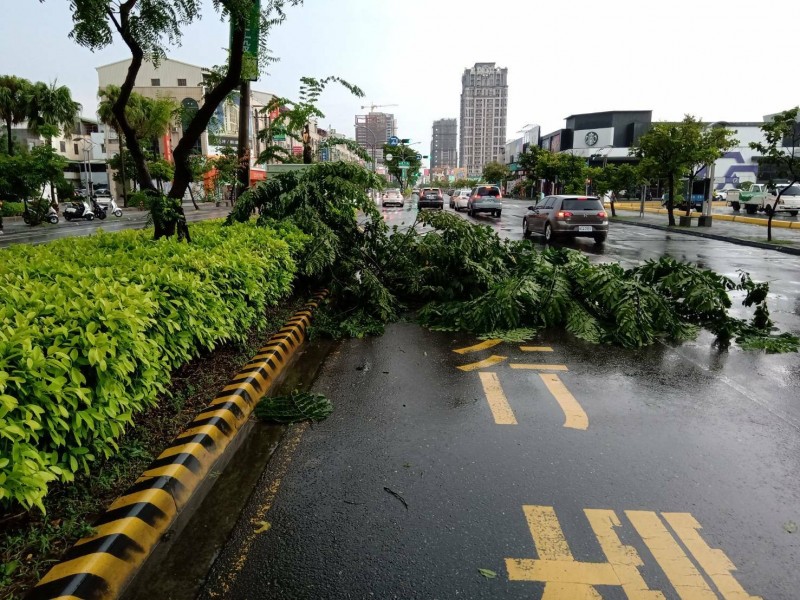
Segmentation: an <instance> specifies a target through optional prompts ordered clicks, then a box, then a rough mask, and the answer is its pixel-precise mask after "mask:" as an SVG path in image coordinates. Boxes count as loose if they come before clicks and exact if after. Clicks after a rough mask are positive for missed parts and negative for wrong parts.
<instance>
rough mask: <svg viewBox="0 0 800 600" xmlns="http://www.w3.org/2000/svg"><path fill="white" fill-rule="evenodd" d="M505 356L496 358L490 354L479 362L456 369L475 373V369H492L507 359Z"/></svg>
mask: <svg viewBox="0 0 800 600" xmlns="http://www.w3.org/2000/svg"><path fill="white" fill-rule="evenodd" d="M507 358H508V357H507V356H497V355H496V354H492V355H491V356H490V357H489V358H484V359H483V360H479V361H478V362H474V363H469V364H468V365H461V366H459V367H458V368H459V369H461V370H462V371H475V370H477V369H482V368H484V367H492V366H494V365H496V364H497V363H501V362H503V361H504V360H505V359H507Z"/></svg>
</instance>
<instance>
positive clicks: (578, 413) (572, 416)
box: [539, 373, 589, 430]
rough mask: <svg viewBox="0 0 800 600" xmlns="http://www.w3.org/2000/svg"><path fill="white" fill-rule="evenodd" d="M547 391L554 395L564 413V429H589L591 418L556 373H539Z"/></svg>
mask: <svg viewBox="0 0 800 600" xmlns="http://www.w3.org/2000/svg"><path fill="white" fill-rule="evenodd" d="M539 377H541V379H542V381H543V382H544V384H545V385H546V386H547V389H548V390H550V393H551V394H553V397H554V398H555V399H556V401H557V402H558V405H559V406H560V407H561V410H562V411H564V427H568V428H570V429H583V430H586V429H588V428H589V417H588V416H587V415H586V413H585V412H584V410H583V408H581V405H580V404H578V401H577V400H576V399H575V396H573V395H572V394H571V393H570V391H569V390H568V389H567V386H565V385H564V382H563V381H561V378H560V377H559V376H558V375H556V374H554V373H539Z"/></svg>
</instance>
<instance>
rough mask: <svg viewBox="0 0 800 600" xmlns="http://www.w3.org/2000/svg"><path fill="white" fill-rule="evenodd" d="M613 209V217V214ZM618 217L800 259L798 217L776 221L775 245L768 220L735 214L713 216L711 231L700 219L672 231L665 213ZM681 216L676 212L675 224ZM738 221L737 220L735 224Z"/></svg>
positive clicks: (624, 211) (625, 211)
mask: <svg viewBox="0 0 800 600" xmlns="http://www.w3.org/2000/svg"><path fill="white" fill-rule="evenodd" d="M610 212H611V211H610V209H609V214H610ZM616 212H617V216H616V217H611V220H612V221H614V222H615V223H621V224H626V225H636V226H639V227H649V228H651V229H661V230H664V231H673V232H675V233H681V234H684V235H694V236H698V237H705V238H709V239H716V240H721V241H729V242H732V243H735V244H743V245H746V246H754V247H757V248H767V249H771V250H776V251H778V252H784V253H787V254H796V255H800V220H798V219H797V217H789V216H788V215H787V216H786V217H782V218H780V220H779V218H778V217H776V218H775V219H773V221H772V242H771V243H770V242H767V219H766V217H764V218H759V217H749V216H748V217H745V216H738V215H735V214H712V217H713V219H712V224H711V227H699V226H698V225H697V219H692V225H691V227H679V226H676V227H668V226H667V213H666V211H665V210H663V209H645V213H644V215H642V216H640V215H639V210H638V207H637V209H636V210H630V209H627V208H625V209H621V208H620V207H619V204H617V208H616ZM680 214H684V213H681V212H679V211H676V212H675V220H676V221H677V220H678V216H679V215H680ZM734 219H735V220H734Z"/></svg>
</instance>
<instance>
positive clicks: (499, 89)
mask: <svg viewBox="0 0 800 600" xmlns="http://www.w3.org/2000/svg"><path fill="white" fill-rule="evenodd" d="M507 110H508V69H504V68H500V67H497V66H495V63H475V66H473V67H472V68H468V69H465V70H464V74H463V75H462V76H461V139H460V142H459V148H458V158H459V166H461V167H465V168H466V169H467V172H468V173H469V176H470V177H480V175H481V173H482V172H483V166H484V165H485V164H486V163H488V162H491V161H499V162H505V143H506V112H507Z"/></svg>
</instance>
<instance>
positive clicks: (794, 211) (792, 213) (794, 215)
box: [789, 210, 797, 217]
mask: <svg viewBox="0 0 800 600" xmlns="http://www.w3.org/2000/svg"><path fill="white" fill-rule="evenodd" d="M789 214H790V215H792V216H793V217H796V216H797V211H796V210H790V211H789Z"/></svg>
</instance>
